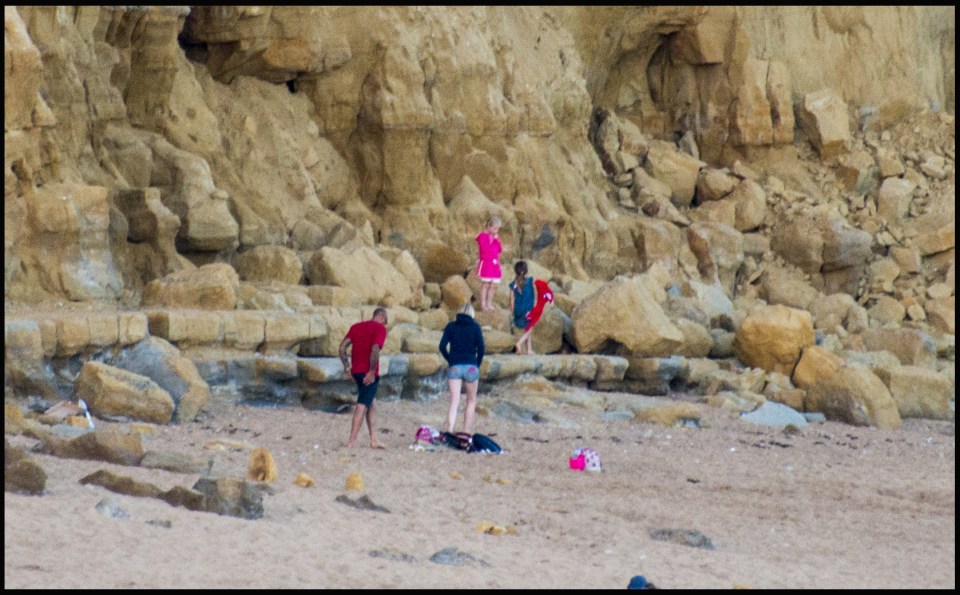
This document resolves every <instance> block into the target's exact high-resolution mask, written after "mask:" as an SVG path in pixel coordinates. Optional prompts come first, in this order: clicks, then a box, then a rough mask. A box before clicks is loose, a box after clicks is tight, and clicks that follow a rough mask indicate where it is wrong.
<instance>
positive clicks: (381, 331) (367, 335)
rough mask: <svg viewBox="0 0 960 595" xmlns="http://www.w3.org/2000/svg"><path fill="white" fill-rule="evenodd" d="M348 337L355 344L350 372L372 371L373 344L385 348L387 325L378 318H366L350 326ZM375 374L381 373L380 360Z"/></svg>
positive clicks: (351, 353)
mask: <svg viewBox="0 0 960 595" xmlns="http://www.w3.org/2000/svg"><path fill="white" fill-rule="evenodd" d="M347 338H348V339H350V342H351V343H352V344H353V347H352V348H351V350H350V373H351V374H366V373H367V372H369V371H370V352H371V351H372V350H373V345H374V344H377V345H379V346H380V349H383V344H384V342H386V340H387V327H385V326H383V325H382V324H380V323H379V322H377V321H376V320H364V321H363V322H358V323H356V324H355V325H353V326H351V327H350V330H349V331H347ZM374 374H376V375H377V376H379V375H380V362H379V361H378V362H377V369H376V370H375V371H374Z"/></svg>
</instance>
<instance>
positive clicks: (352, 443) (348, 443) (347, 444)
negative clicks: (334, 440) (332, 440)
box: [343, 442, 357, 448]
mask: <svg viewBox="0 0 960 595" xmlns="http://www.w3.org/2000/svg"><path fill="white" fill-rule="evenodd" d="M343 447H344V448H356V447H357V444H356V442H347V443H346V444H345V445H344V446H343Z"/></svg>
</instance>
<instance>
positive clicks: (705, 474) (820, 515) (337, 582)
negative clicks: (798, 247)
mask: <svg viewBox="0 0 960 595" xmlns="http://www.w3.org/2000/svg"><path fill="white" fill-rule="evenodd" d="M480 405H481V407H482V405H483V395H481V397H480ZM378 407H379V411H378V413H379V416H378V417H379V426H380V433H379V439H380V441H381V442H383V443H384V444H386V445H387V447H388V448H387V449H386V450H372V449H370V448H369V447H367V445H366V441H362V442H361V444H362V447H360V448H357V449H354V450H346V449H344V448H342V444H343V443H344V441H345V439H346V435H347V432H348V429H349V415H344V414H333V413H323V412H318V411H310V410H306V409H299V408H296V409H295V408H285V409H268V408H257V407H251V406H247V405H238V404H232V403H229V402H225V401H223V400H219V401H216V400H215V401H214V402H212V403H211V405H210V406H209V407H208V409H207V410H206V411H205V412H204V413H203V414H202V415H201V416H200V418H199V419H198V420H197V421H196V422H192V423H188V424H184V425H179V426H177V425H171V426H161V427H157V428H156V435H155V436H154V437H151V438H146V439H145V441H144V448H145V450H155V451H165V452H178V453H182V454H187V455H191V456H195V457H207V456H209V457H213V460H214V463H213V467H212V469H211V475H212V476H215V477H216V476H223V475H229V476H241V477H242V476H245V474H246V468H247V463H248V459H249V456H250V454H249V451H248V450H223V451H211V450H205V449H204V445H205V444H207V443H208V442H210V441H211V440H215V439H229V440H233V441H237V442H240V443H243V444H244V445H248V446H250V447H256V446H262V447H265V448H267V449H269V450H270V451H271V453H272V454H273V456H274V458H275V460H276V462H277V467H278V471H279V477H278V479H277V480H276V481H274V482H271V486H272V488H273V489H272V491H273V493H272V494H267V495H265V496H264V501H263V506H264V515H263V517H262V518H260V519H256V520H244V519H240V518H233V517H228V516H219V515H216V514H213V513H204V512H191V511H189V510H186V509H184V508H175V507H172V506H170V505H168V504H166V503H164V502H162V501H160V500H157V499H151V498H136V497H131V496H126V495H120V494H113V493H111V492H109V491H107V490H106V489H104V488H102V487H98V486H85V485H81V484H80V483H78V480H79V479H80V478H82V477H84V476H86V475H88V474H90V473H92V472H94V471H96V470H98V469H109V470H112V471H113V472H115V473H118V474H121V475H126V476H129V477H131V478H133V479H136V480H138V481H146V482H150V483H153V484H154V485H156V486H158V487H159V488H161V489H164V490H166V489H169V488H171V487H173V486H175V485H182V486H185V487H190V486H192V485H193V483H194V482H195V481H196V480H197V478H198V477H199V476H198V475H186V474H181V473H172V472H168V471H163V470H157V469H145V468H139V467H124V466H118V465H112V464H109V463H102V462H97V461H85V460H68V459H59V458H54V457H51V456H46V455H39V454H34V455H33V456H34V457H35V459H36V460H37V461H38V462H39V463H40V464H41V465H42V466H43V468H44V469H45V471H46V472H47V475H48V479H47V493H46V494H45V495H42V496H25V495H18V494H12V493H7V494H6V495H5V498H4V508H5V515H4V586H5V588H15V589H25V588H30V589H41V588H53V589H67V588H104V589H115V588H371V589H372V588H378V589H379V588H416V587H420V588H495V589H507V588H521V589H524V588H547V589H561V588H563V589H566V588H586V589H593V588H610V589H623V588H625V587H626V586H627V584H628V582H629V580H630V578H631V577H632V576H634V575H637V574H642V575H644V576H645V577H646V578H647V579H648V580H650V581H651V582H653V583H654V584H655V585H657V586H658V587H660V588H686V589H695V588H715V589H726V588H732V587H737V586H740V587H748V588H768V589H776V588H815V589H827V588H840V589H853V588H938V589H953V588H954V587H955V584H956V565H955V556H956V529H955V520H956V491H955V479H956V468H955V463H956V460H955V444H956V442H955V433H954V427H955V426H954V423H953V422H935V421H929V420H916V419H908V420H905V423H904V426H903V428H901V429H899V430H878V429H875V428H869V427H854V426H849V425H845V424H841V423H836V422H825V423H814V424H811V425H809V426H807V427H806V428H803V429H800V430H799V432H790V431H787V432H785V431H784V429H783V428H779V427H766V426H758V425H753V424H750V423H747V422H745V421H743V420H740V419H738V418H737V415H736V414H735V413H732V412H729V411H725V410H720V409H714V408H711V407H707V406H705V405H700V407H701V410H702V418H701V423H702V426H703V427H701V428H692V427H684V428H679V427H678V428H666V427H663V426H658V425H655V424H647V423H636V422H633V421H625V420H604V419H603V418H602V416H599V415H598V414H597V413H596V412H592V411H587V410H585V409H582V408H578V407H574V406H571V405H558V406H557V409H556V414H557V417H558V418H562V419H565V420H568V422H569V423H565V424H557V423H549V424H548V423H536V424H521V423H514V422H510V421H506V420H503V419H501V418H498V417H495V416H479V417H478V419H477V422H478V423H477V426H476V427H475V428H474V429H475V431H478V432H482V433H485V434H487V435H489V436H492V437H493V438H494V439H495V440H496V441H498V442H499V443H500V444H501V445H502V446H503V447H504V448H505V449H506V451H507V452H506V454H502V455H485V454H466V453H463V452H459V451H455V450H452V449H449V448H445V447H440V448H439V449H438V450H436V451H433V452H430V451H416V450H412V449H411V448H410V445H411V444H412V442H413V437H414V434H415V432H416V429H417V427H418V426H419V425H422V424H425V425H431V426H433V427H441V426H442V424H443V420H444V419H445V416H446V399H445V397H441V398H440V399H438V400H436V401H434V402H432V403H415V402H409V401H400V402H383V403H379V404H378ZM101 423H102V424H107V423H109V422H101ZM116 425H120V426H122V425H124V424H119V423H118V424H116ZM361 437H363V434H361ZM8 439H9V440H10V441H11V443H12V444H14V445H16V446H21V447H29V446H31V445H32V444H34V443H35V441H34V440H33V439H30V438H27V437H24V436H8ZM576 447H589V448H593V449H594V450H596V451H598V452H599V453H600V455H601V459H602V463H603V467H604V470H603V472H602V473H588V472H577V471H571V470H570V469H568V464H567V462H568V457H569V456H570V455H571V453H572V451H573V449H574V448H576ZM301 472H302V473H306V474H307V475H309V476H310V477H312V478H313V479H315V480H316V485H315V486H313V487H309V488H301V487H299V486H297V485H295V484H294V483H293V479H294V477H295V476H296V475H297V473H301ZM352 472H359V473H360V475H361V477H362V479H363V483H364V491H363V492H362V494H365V495H366V496H367V497H368V498H369V499H370V500H371V501H372V502H373V503H375V504H376V505H378V506H381V507H384V508H386V509H387V510H388V511H389V512H378V511H373V510H362V509H357V508H353V507H350V506H347V505H346V504H344V503H342V502H337V501H336V498H337V497H338V496H340V495H341V494H346V495H348V496H349V497H350V498H356V497H358V496H359V495H360V493H359V492H356V491H354V492H347V491H346V490H345V482H346V478H347V476H348V475H349V474H350V473H352ZM104 500H107V503H106V504H110V505H112V506H113V507H114V509H115V510H119V512H118V513H116V514H115V516H109V515H105V514H102V513H100V512H98V511H97V504H98V503H101V502H102V501H104ZM490 526H496V527H499V528H502V529H505V530H506V532H504V533H503V534H500V535H495V534H492V533H484V532H482V529H483V528H484V527H490ZM495 532H496V531H495ZM684 536H686V538H684ZM447 548H455V550H448V551H447V554H453V555H452V556H450V555H448V556H446V557H447V560H446V561H447V562H454V563H459V565H454V564H449V563H439V562H437V561H436V560H437V559H438V558H442V557H443V556H442V555H441V556H435V555H437V554H438V553H441V552H442V550H445V549H447ZM431 558H433V559H431Z"/></svg>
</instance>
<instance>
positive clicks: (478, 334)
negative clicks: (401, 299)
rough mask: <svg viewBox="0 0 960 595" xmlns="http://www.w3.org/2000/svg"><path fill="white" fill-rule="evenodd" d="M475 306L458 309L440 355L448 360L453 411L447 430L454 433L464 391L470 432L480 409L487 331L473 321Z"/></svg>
mask: <svg viewBox="0 0 960 595" xmlns="http://www.w3.org/2000/svg"><path fill="white" fill-rule="evenodd" d="M473 317H474V310H473V306H471V305H470V304H469V302H468V303H466V304H464V305H462V306H460V309H459V310H457V318H456V319H455V320H454V321H453V322H451V323H449V324H448V325H447V326H446V328H444V329H443V336H442V337H440V354H441V355H443V358H444V359H445V360H447V365H448V368H447V386H448V388H449V389H450V410H449V412H448V413H447V431H448V432H450V433H451V434H452V433H453V427H454V425H456V422H457V408H458V407H459V406H460V390H461V388H462V387H464V386H465V387H466V389H467V406H466V408H465V410H464V412H463V431H464V432H466V433H468V434H469V433H470V428H471V427H472V426H473V415H474V412H475V411H476V408H477V387H478V385H479V384H480V364H481V363H483V352H484V344H483V331H481V330H480V325H479V324H477V321H476V320H474V319H473Z"/></svg>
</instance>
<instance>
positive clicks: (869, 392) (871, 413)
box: [804, 364, 902, 430]
mask: <svg viewBox="0 0 960 595" xmlns="http://www.w3.org/2000/svg"><path fill="white" fill-rule="evenodd" d="M804 408H805V409H806V410H807V411H819V412H821V413H823V414H824V415H825V416H826V417H827V419H831V420H838V421H842V422H845V423H849V424H853V425H856V426H876V427H878V428H880V429H884V430H892V429H897V428H899V427H900V425H901V424H902V421H901V419H900V413H899V412H898V409H897V403H896V401H894V400H893V397H892V396H891V395H890V391H889V390H888V389H887V387H886V386H885V385H884V384H883V382H882V381H881V380H880V379H879V378H878V377H877V376H876V375H875V374H874V373H873V372H872V371H871V370H870V369H869V368H867V367H865V366H862V365H859V364H849V365H845V366H842V367H840V368H839V369H837V370H836V371H834V372H833V373H832V374H829V375H828V376H826V377H823V378H820V379H819V380H818V381H817V382H816V383H815V384H814V385H813V386H811V387H810V389H809V390H808V391H807V396H806V399H805V400H804Z"/></svg>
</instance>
